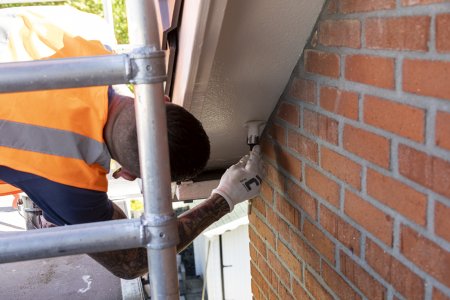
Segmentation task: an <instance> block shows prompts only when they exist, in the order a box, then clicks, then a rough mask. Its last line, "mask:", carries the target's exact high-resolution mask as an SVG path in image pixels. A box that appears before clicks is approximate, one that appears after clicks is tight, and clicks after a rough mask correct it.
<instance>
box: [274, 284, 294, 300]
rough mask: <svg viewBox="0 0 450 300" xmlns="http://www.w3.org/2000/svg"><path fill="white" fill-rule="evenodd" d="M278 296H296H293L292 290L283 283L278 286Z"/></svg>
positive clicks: (286, 297) (291, 298)
mask: <svg viewBox="0 0 450 300" xmlns="http://www.w3.org/2000/svg"><path fill="white" fill-rule="evenodd" d="M276 297H277V299H283V300H284V299H286V300H294V296H292V294H291V291H290V290H288V289H287V288H286V287H285V286H284V285H282V284H281V285H280V286H279V287H278V294H277V295H276Z"/></svg>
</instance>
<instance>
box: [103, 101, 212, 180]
mask: <svg viewBox="0 0 450 300" xmlns="http://www.w3.org/2000/svg"><path fill="white" fill-rule="evenodd" d="M166 115H167V131H168V141H169V156H170V169H171V170H170V171H171V175H172V181H182V180H187V179H190V178H193V177H195V176H196V175H197V174H198V173H200V172H201V171H202V170H203V168H204V167H205V166H206V163H207V161H208V159H209V152H210V146H209V139H208V136H207V135H206V132H205V130H204V129H203V126H202V124H201V123H200V122H199V121H198V120H197V119H196V118H195V117H194V116H193V115H192V114H191V113H189V112H188V111H187V110H185V109H184V108H183V107H181V106H178V105H175V104H172V103H166ZM104 136H105V140H106V143H107V145H108V148H109V150H110V152H111V156H112V158H113V159H115V160H117V161H118V162H119V163H120V164H121V165H122V168H123V170H124V171H128V173H131V174H130V175H131V176H130V179H131V178H132V177H134V176H135V177H140V176H139V175H140V171H139V153H138V145H137V132H136V121H135V112H134V103H133V99H131V98H128V97H121V99H120V101H113V102H112V103H111V105H110V110H109V117H108V122H107V124H106V126H105V132H104ZM133 175H134V176H133Z"/></svg>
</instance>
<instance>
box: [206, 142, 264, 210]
mask: <svg viewBox="0 0 450 300" xmlns="http://www.w3.org/2000/svg"><path fill="white" fill-rule="evenodd" d="M261 184H262V161H261V149H260V147H259V146H258V145H257V146H255V147H253V150H252V151H251V152H250V155H248V154H247V155H246V156H244V157H243V158H241V160H240V161H239V162H238V163H237V164H235V165H232V166H231V167H229V168H228V169H227V170H226V172H225V173H224V174H223V175H222V178H221V179H220V183H219V186H218V187H217V188H216V189H214V190H213V191H212V193H216V194H219V195H221V196H222V197H223V198H225V200H227V202H228V204H229V205H230V211H232V210H233V208H234V205H236V204H238V203H241V202H242V201H245V200H247V199H251V198H253V197H255V196H257V195H258V194H259V191H260V190H261Z"/></svg>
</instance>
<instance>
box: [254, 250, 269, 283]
mask: <svg viewBox="0 0 450 300" xmlns="http://www.w3.org/2000/svg"><path fill="white" fill-rule="evenodd" d="M256 265H257V266H258V268H259V271H260V273H261V274H262V275H263V276H264V277H265V278H266V279H269V278H270V277H271V273H272V270H271V269H270V268H269V265H268V264H267V261H266V260H265V259H264V257H262V255H260V254H257V256H256Z"/></svg>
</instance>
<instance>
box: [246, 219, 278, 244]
mask: <svg viewBox="0 0 450 300" xmlns="http://www.w3.org/2000/svg"><path fill="white" fill-rule="evenodd" d="M252 216H254V214H251V215H250V220H251V224H253V226H255V228H256V231H257V232H258V233H259V234H260V235H261V237H262V239H263V240H265V241H266V242H267V243H268V244H269V245H270V246H271V247H272V248H275V241H276V238H275V234H274V233H273V232H272V230H271V229H270V228H269V227H268V226H267V225H266V224H265V223H264V222H263V221H262V220H261V219H260V218H258V217H252Z"/></svg>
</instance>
